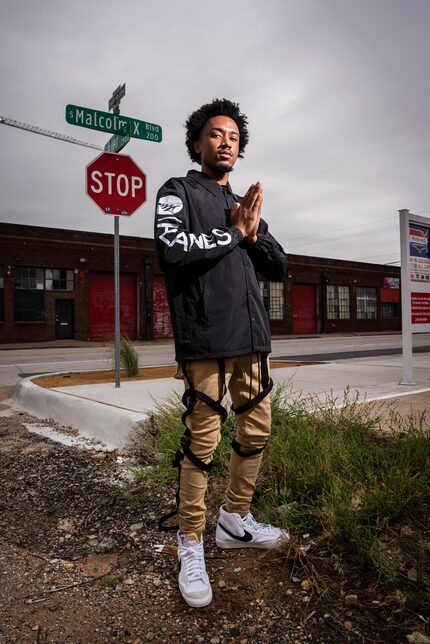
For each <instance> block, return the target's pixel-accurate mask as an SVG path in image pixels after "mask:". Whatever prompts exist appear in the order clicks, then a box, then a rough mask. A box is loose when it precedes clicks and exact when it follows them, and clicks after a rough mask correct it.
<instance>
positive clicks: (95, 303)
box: [88, 273, 137, 340]
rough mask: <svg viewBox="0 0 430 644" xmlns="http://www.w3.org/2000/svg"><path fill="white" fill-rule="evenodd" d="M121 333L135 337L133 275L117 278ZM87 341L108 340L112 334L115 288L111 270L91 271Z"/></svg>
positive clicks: (135, 304)
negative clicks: (109, 271) (118, 283)
mask: <svg viewBox="0 0 430 644" xmlns="http://www.w3.org/2000/svg"><path fill="white" fill-rule="evenodd" d="M119 288H120V324H121V335H125V336H127V337H128V338H129V339H130V340H136V339H137V287H136V275H127V274H125V275H121V278H120V287H119ZM88 323H89V338H90V340H110V339H112V338H113V337H114V335H115V287H114V276H113V273H90V274H89V294H88Z"/></svg>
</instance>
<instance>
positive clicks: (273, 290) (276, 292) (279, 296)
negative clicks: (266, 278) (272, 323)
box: [259, 282, 284, 320]
mask: <svg viewBox="0 0 430 644" xmlns="http://www.w3.org/2000/svg"><path fill="white" fill-rule="evenodd" d="M259 284H260V292H261V295H262V297H263V300H264V307H265V309H266V311H267V312H268V315H269V320H283V319H284V282H259Z"/></svg>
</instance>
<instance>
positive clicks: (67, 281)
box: [45, 268, 73, 291]
mask: <svg viewBox="0 0 430 644" xmlns="http://www.w3.org/2000/svg"><path fill="white" fill-rule="evenodd" d="M45 288H46V290H47V291H73V271H69V270H66V269H63V268H47V269H46V270H45Z"/></svg>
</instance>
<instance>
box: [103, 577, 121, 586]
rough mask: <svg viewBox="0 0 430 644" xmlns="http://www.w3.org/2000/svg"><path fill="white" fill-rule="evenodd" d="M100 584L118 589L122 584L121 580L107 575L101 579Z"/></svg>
mask: <svg viewBox="0 0 430 644" xmlns="http://www.w3.org/2000/svg"><path fill="white" fill-rule="evenodd" d="M100 583H101V585H102V586H104V587H105V588H116V587H117V586H118V584H119V583H120V579H119V578H118V577H116V576H115V575H105V576H104V577H102V578H101V579H100Z"/></svg>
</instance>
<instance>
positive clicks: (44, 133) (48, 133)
mask: <svg viewBox="0 0 430 644" xmlns="http://www.w3.org/2000/svg"><path fill="white" fill-rule="evenodd" d="M0 123H2V124H3V125H10V127H16V128H18V129H20V130H25V131H26V132H32V133H33V134H41V135H42V136H47V137H49V138H50V139H59V140H60V141H65V142H66V143H73V144H74V145H81V146H83V147H84V148H93V149H94V150H103V149H104V148H102V147H100V146H99V145H95V144H94V143H87V142H86V141H79V140H78V139H74V138H73V137H71V136H67V135H66V134H60V133H59V132H51V131H50V130H44V129H43V128H41V127H37V126H36V125H28V124H27V123H21V122H20V121H14V120H13V119H9V118H6V117H5V116H0Z"/></svg>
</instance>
